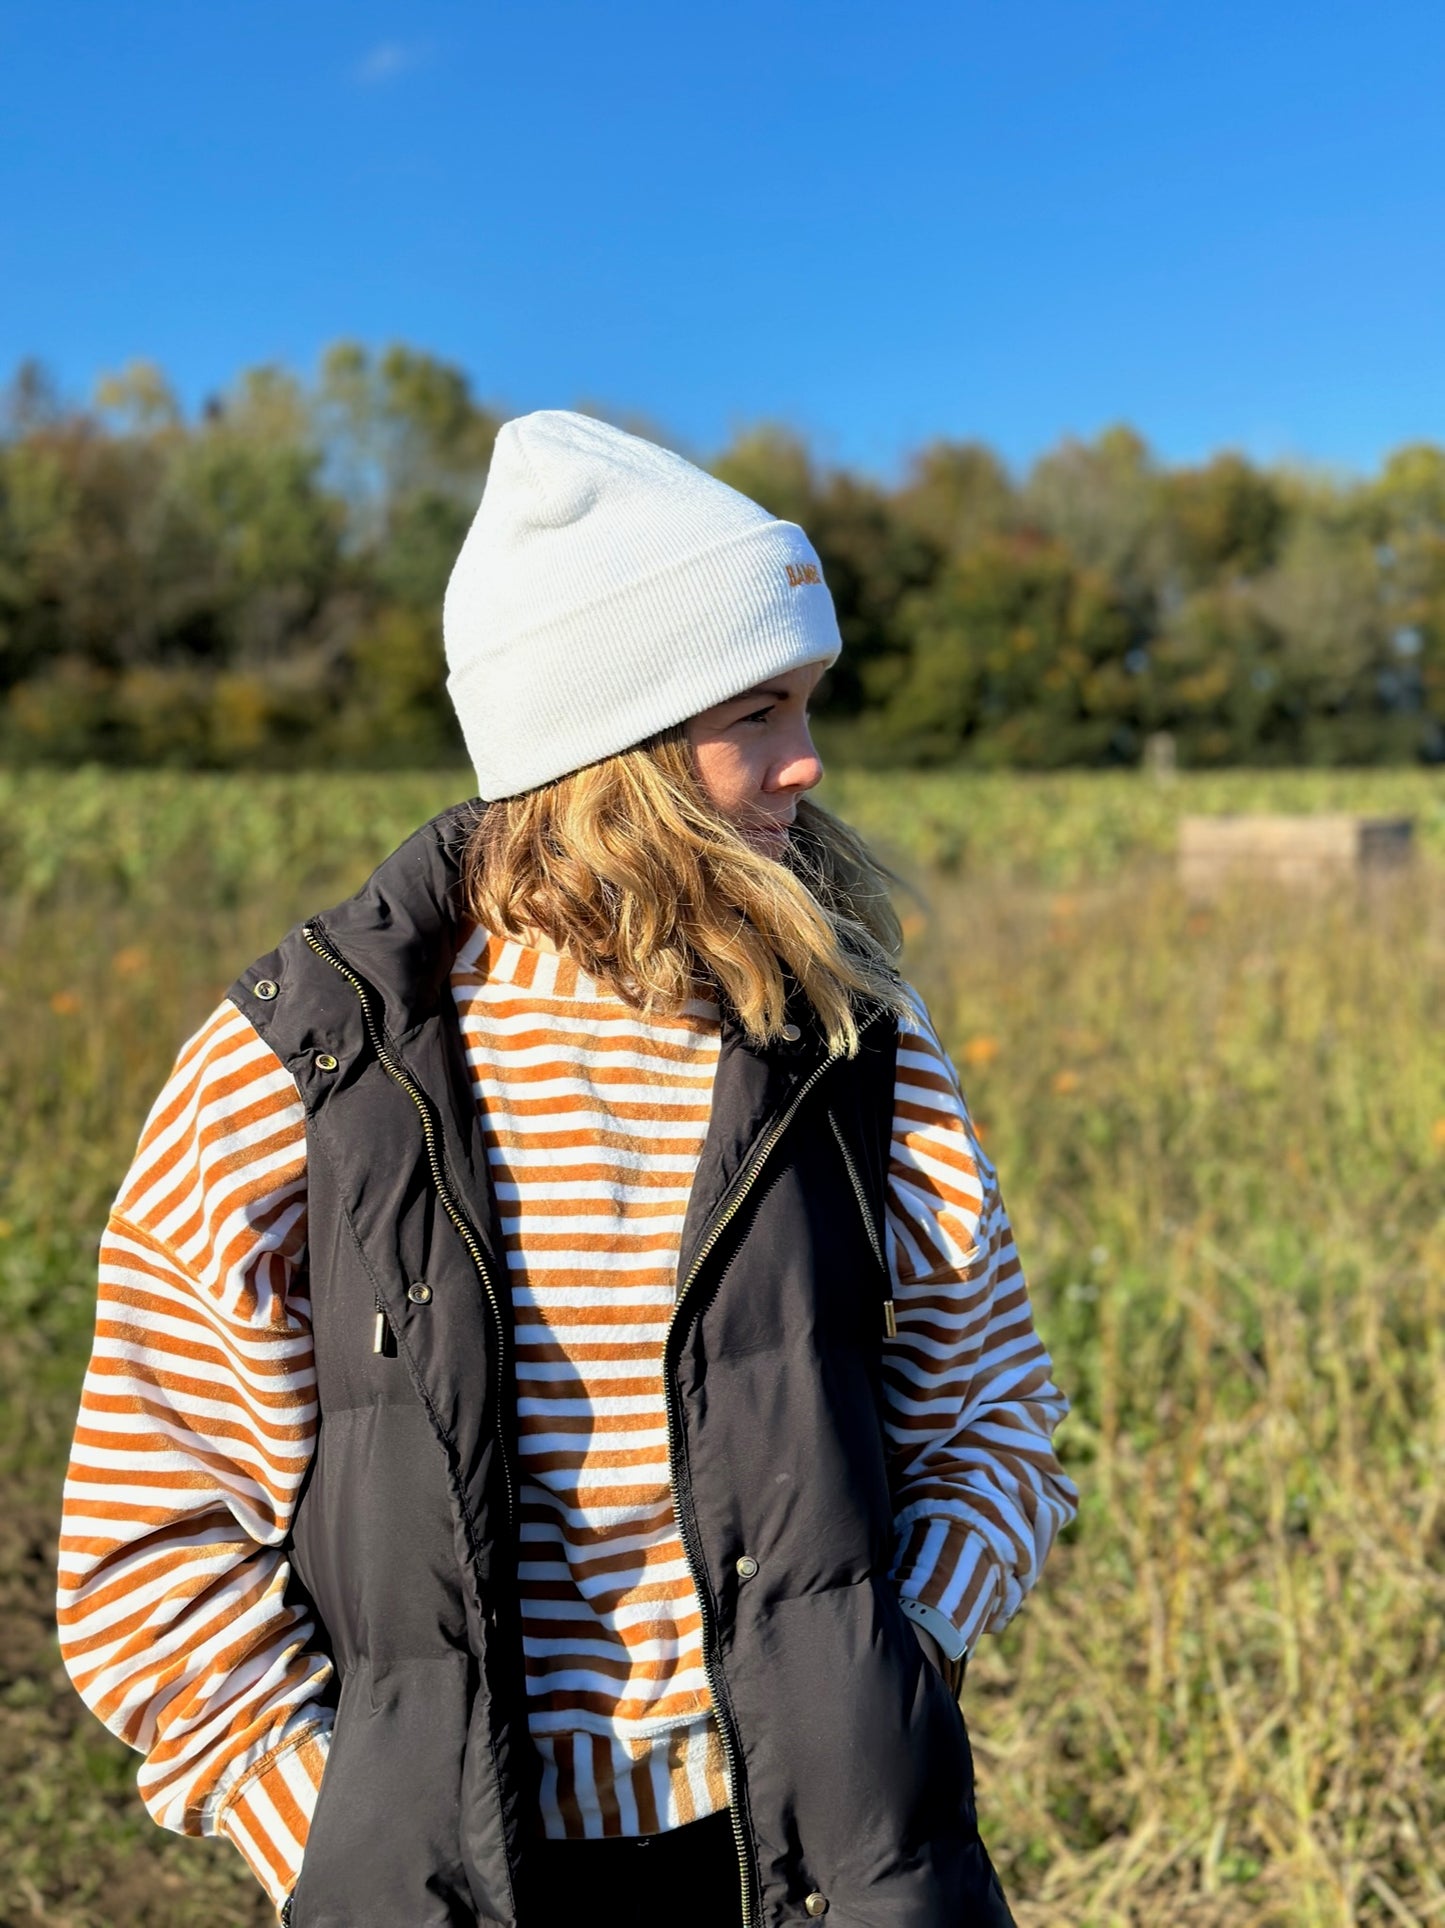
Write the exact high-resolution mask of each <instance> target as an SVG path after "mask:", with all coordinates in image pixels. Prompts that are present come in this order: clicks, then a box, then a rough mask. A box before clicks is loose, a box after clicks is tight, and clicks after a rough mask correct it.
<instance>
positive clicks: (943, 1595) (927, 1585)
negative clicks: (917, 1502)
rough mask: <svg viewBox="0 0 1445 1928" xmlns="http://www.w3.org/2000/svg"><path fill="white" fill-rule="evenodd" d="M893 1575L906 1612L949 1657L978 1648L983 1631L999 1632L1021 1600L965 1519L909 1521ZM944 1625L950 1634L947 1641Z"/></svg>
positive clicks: (1019, 1594) (985, 1543)
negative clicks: (930, 1635)
mask: <svg viewBox="0 0 1445 1928" xmlns="http://www.w3.org/2000/svg"><path fill="white" fill-rule="evenodd" d="M893 1578H894V1579H895V1580H896V1581H897V1583H898V1592H899V1595H900V1597H901V1598H902V1601H903V1608H904V1611H905V1612H906V1613H908V1614H910V1615H911V1616H912V1617H913V1618H914V1619H916V1620H918V1621H919V1623H920V1624H921V1625H922V1626H924V1627H926V1628H927V1630H928V1631H929V1633H931V1634H932V1635H933V1637H934V1639H935V1640H937V1641H938V1643H939V1645H940V1646H941V1647H942V1648H943V1650H944V1652H945V1654H947V1656H948V1658H949V1659H950V1660H957V1659H958V1657H959V1656H960V1654H962V1653H964V1652H965V1651H968V1650H971V1649H972V1648H973V1647H974V1646H976V1645H977V1643H978V1637H979V1635H980V1634H981V1633H984V1632H997V1631H998V1629H999V1628H1000V1627H1002V1626H1003V1625H1004V1624H1005V1623H1006V1622H1007V1621H1008V1620H1009V1619H1010V1618H1011V1616H1012V1614H1013V1612H1014V1609H1015V1608H1016V1607H1017V1606H1018V1604H1019V1601H1020V1600H1021V1599H1022V1598H1023V1592H1022V1589H1021V1588H1020V1587H1019V1586H1018V1583H1017V1581H1014V1582H1012V1585H1010V1583H1009V1579H1008V1576H1006V1575H1005V1574H1004V1572H1003V1571H1002V1569H1001V1568H1000V1567H999V1565H998V1562H997V1560H996V1559H995V1557H994V1555H993V1552H992V1550H991V1549H990V1547H989V1545H988V1542H987V1541H986V1540H985V1539H984V1537H983V1535H982V1534H981V1533H979V1532H978V1531H977V1530H976V1529H975V1528H973V1527H971V1526H968V1525H966V1524H965V1523H964V1522H963V1521H962V1520H952V1519H938V1518H933V1519H929V1518H927V1517H925V1518H922V1519H915V1520H910V1521H909V1522H908V1523H907V1525H906V1526H905V1527H904V1528H903V1531H902V1535H901V1538H900V1541H899V1546H898V1553H897V1557H896V1558H895V1559H894V1562H893ZM924 1610H926V1616H927V1617H925V1611H924ZM943 1629H947V1630H948V1632H949V1637H948V1638H947V1639H945V1638H944V1632H943Z"/></svg>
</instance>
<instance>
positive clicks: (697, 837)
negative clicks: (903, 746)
mask: <svg viewBox="0 0 1445 1928" xmlns="http://www.w3.org/2000/svg"><path fill="white" fill-rule="evenodd" d="M899 882H900V880H899V879H898V878H897V877H896V876H895V875H894V874H893V872H892V871H890V870H888V869H886V868H885V867H884V866H883V865H882V864H881V863H879V862H878V860H877V859H876V858H875V857H874V856H873V855H872V854H871V853H870V851H869V850H868V848H867V846H866V845H865V844H864V842H863V841H862V839H861V838H860V837H859V836H858V835H857V834H856V833H855V832H854V831H852V830H850V829H849V828H848V826H847V825H846V824H844V823H842V822H840V821H839V820H838V818H836V817H834V816H832V815H831V814H830V813H829V812H828V811H826V810H824V809H822V808H821V807H820V806H819V805H817V804H815V803H811V802H810V801H809V800H808V799H807V798H806V797H804V798H800V799H799V802H798V810H797V820H796V823H795V824H794V827H793V830H792V833H791V835H790V838H789V841H788V847H787V850H786V854H785V855H784V856H782V857H780V858H779V857H771V856H767V855H764V854H762V853H761V852H759V851H756V850H754V849H753V848H752V847H751V846H750V845H749V844H748V843H747V842H746V841H745V839H744V838H743V837H742V835H741V834H740V832H739V831H738V829H737V827H736V826H735V825H734V824H733V823H731V822H730V821H729V820H728V818H726V817H725V816H724V815H723V814H722V812H721V811H720V810H719V809H718V808H717V806H716V805H715V804H714V803H713V802H712V800H711V798H710V797H709V796H708V794H707V792H706V791H705V790H704V788H703V786H702V783H701V781H700V779H699V778H698V775H697V771H696V767H695V765H694V761H693V754H692V747H691V745H690V744H689V742H688V740H687V735H686V730H685V726H684V725H682V724H678V725H677V726H675V727H674V728H672V729H669V730H663V731H661V732H659V734H658V735H657V736H654V737H651V738H649V739H648V741H647V742H646V743H643V744H640V745H638V746H637V747H636V748H634V749H630V750H624V751H622V752H621V753H620V754H619V755H617V756H611V757H607V758H605V759H604V760H603V761H602V762H600V763H593V764H589V765H588V766H587V767H586V768H585V769H581V770H576V771H573V772H572V773H571V774H570V775H568V776H564V777H559V778H558V779H557V780H556V781H555V782H553V783H547V784H543V785H542V786H541V788H540V789H536V790H529V791H527V792H525V793H524V794H523V795H522V796H519V797H508V798H504V799H502V800H501V801H499V802H496V803H489V804H485V805H483V806H482V807H481V808H480V810H479V811H478V814H477V820H476V822H475V824H474V825H473V827H472V829H471V831H470V833H469V835H468V838H467V842H466V846H465V849H464V851H463V855H462V888H463V892H464V896H465V902H466V907H467V910H468V911H469V913H470V914H471V915H472V916H473V917H474V918H475V919H476V921H477V922H478V923H479V924H480V925H481V926H482V927H483V928H484V929H485V930H488V931H492V932H495V933H497V934H498V935H501V936H505V937H513V938H524V937H526V936H527V935H528V934H530V933H534V932H541V933H543V934H544V935H545V936H546V937H548V938H550V939H551V941H552V943H553V944H555V945H556V947H557V949H558V950H559V951H565V952H566V953H567V955H568V956H569V957H570V958H572V959H573V960H574V961H575V962H576V963H577V964H578V965H580V967H581V968H582V969H583V970H584V971H586V972H587V973H588V974H589V975H590V976H592V977H595V978H597V979H598V980H599V981H600V982H602V983H603V984H605V985H606V986H607V987H608V988H609V989H610V990H612V991H613V992H615V993H616V995H617V996H619V997H621V998H623V999H624V1000H625V1001H626V1002H627V1003H628V1004H630V1005H632V1006H633V1007H634V1009H636V1010H639V1011H641V1012H642V1013H643V1014H644V1015H647V1016H652V1015H669V1014H671V1013H674V1012H676V1011H677V1010H678V1009H680V1007H681V1006H682V1004H683V1003H684V1002H685V1001H686V999H688V998H689V997H695V996H697V995H698V992H699V989H702V990H704V991H705V992H708V993H711V994H712V995H714V996H721V997H723V998H725V999H726V1000H727V1001H728V1003H729V1004H730V1005H731V1006H732V1008H733V1010H734V1011H735V1012H736V1014H737V1018H738V1021H739V1023H740V1024H741V1026H742V1028H743V1030H744V1031H745V1033H746V1034H747V1036H748V1038H749V1039H750V1040H751V1041H752V1042H753V1043H755V1044H766V1043H767V1042H769V1041H770V1040H771V1039H774V1038H776V1037H778V1036H779V1035H780V1033H781V1030H782V1026H783V1023H784V1021H785V1011H784V997H785V988H786V987H785V982H784V970H785V968H786V970H787V971H789V972H791V973H792V975H793V977H794V978H795V979H796V981H797V983H798V985H799V987H800V988H801V990H802V991H803V993H804V995H805V996H806V997H807V999H808V1001H809V1003H810V1004H811V1005H812V1007H813V1009H814V1011H815V1012H816V1013H817V1015H818V1018H819V1020H820V1022H821V1024H822V1027H823V1029H824V1031H825V1033H826V1034H827V1039H828V1045H829V1049H830V1050H831V1051H832V1052H834V1053H835V1054H840V1055H842V1056H846V1057H852V1056H854V1055H855V1054H856V1052H857V1050H858V1025H859V1017H860V1015H861V1013H862V1012H863V1011H864V1010H866V1009H867V1008H868V1007H869V1006H874V1007H876V1006H878V1005H882V1006H885V1007H886V1008H887V1009H889V1010H891V1011H894V1012H896V1013H898V1014H900V1015H903V1014H906V1013H907V1012H908V1011H909V1010H910V1009H911V1006H910V1004H909V999H908V994H907V991H906V989H905V987H904V984H903V981H902V979H901V978H900V977H899V974H898V970H897V966H896V964H895V962H894V959H895V958H896V956H897V953H898V950H899V947H900V944H901V941H902V940H901V935H900V931H899V925H898V918H897V915H896V913H895V911H894V909H893V905H892V902H891V901H890V898H889V886H890V884H892V885H897V884H899Z"/></svg>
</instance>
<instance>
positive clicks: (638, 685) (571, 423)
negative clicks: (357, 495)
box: [443, 410, 841, 800]
mask: <svg viewBox="0 0 1445 1928" xmlns="http://www.w3.org/2000/svg"><path fill="white" fill-rule="evenodd" d="M443 628H444V634H445V640H446V653H447V665H448V669H449V672H450V673H449V675H448V678H447V688H448V691H449V693H450V695H451V699H452V703H453V705H454V706H455V708H456V712H457V717H458V719H459V721H460V723H461V726H462V734H463V736H464V737H465V739H466V744H467V749H468V752H469V753H470V755H471V758H472V762H473V763H474V765H475V766H476V772H477V791H478V794H479V795H480V796H482V797H484V798H486V799H488V800H491V799H495V798H499V797H510V796H517V795H519V794H520V793H521V792H522V791H524V790H531V789H535V788H536V786H537V785H538V784H542V783H549V782H551V781H552V780H553V779H554V778H556V777H560V776H565V775H566V774H567V773H568V772H569V771H572V770H578V769H581V768H582V767H583V765H584V764H588V763H595V762H597V761H598V760H599V759H600V758H602V757H606V756H612V755H614V754H615V753H616V752H617V751H618V750H625V749H628V748H630V747H631V746H632V745H633V744H635V743H640V742H642V741H643V740H644V739H645V738H647V737H649V736H652V735H653V734H655V733H656V732H657V731H658V730H662V729H666V728H667V727H668V726H669V725H671V724H674V723H681V722H683V721H685V720H686V719H687V718H688V717H690V716H695V715H696V714H697V713H698V712H699V711H700V710H705V709H708V708H710V707H711V706H712V705H713V704H714V703H721V702H723V701H724V700H725V699H726V698H727V697H729V696H735V695H737V694H738V692H739V691H741V690H746V689H750V688H751V687H752V686H753V685H754V684H756V683H759V682H762V681H765V680H766V679H767V678H768V677H769V676H777V675H780V674H782V673H783V672H784V671H787V670H790V669H796V668H799V667H801V666H802V665H803V664H805V663H817V662H822V663H831V662H832V661H833V660H834V658H835V657H836V656H837V655H838V652H839V649H840V648H841V641H840V638H839V635H838V624H837V619H836V617H835V615H834V613H833V599H832V597H831V596H830V595H829V593H828V590H827V587H826V585H825V584H824V582H823V572H822V569H821V568H820V566H819V563H818V558H817V555H816V554H815V552H814V550H813V547H812V545H811V543H810V542H809V541H808V538H807V537H806V536H805V535H804V534H803V532H802V530H801V529H799V528H798V527H797V526H796V525H795V524H794V523H791V522H779V521H776V520H775V519H774V518H773V517H772V516H770V515H768V513H767V512H766V510H764V509H761V508H759V507H758V505H757V504H756V503H755V502H750V501H749V500H748V498H747V497H746V496H744V495H740V494H738V492H737V490H735V489H730V488H728V487H727V485H726V484H725V483H722V482H719V481H717V480H716V478H715V477H713V476H710V475H707V474H705V473H704V472H703V471H702V470H701V469H698V468H695V467H694V466H693V464H692V463H690V462H686V461H684V460H683V459H682V457H681V456H678V455H673V454H671V453H670V452H669V451H668V450H666V449H662V448H658V447H657V446H656V445H655V444H653V443H651V442H645V441H643V440H641V438H640V437H638V436H635V435H626V434H624V433H623V432H622V431H621V430H620V429H614V428H609V427H608V426H607V425H606V424H605V423H602V422H596V421H593V420H591V419H590V418H589V417H587V416H584V415H574V414H570V413H567V412H564V411H561V410H549V411H545V412H542V413H539V414H535V415H524V416H521V417H520V418H519V419H517V420H516V421H512V422H508V423H506V424H505V425H504V426H503V428H502V429H501V430H500V431H499V433H498V436H497V442H496V448H495V450H494V452H493V455H492V466H491V471H490V473H489V475H488V477H487V486H486V489H485V491H484V493H483V496H482V502H481V506H480V508H479V509H478V510H477V514H476V519H475V520H474V522H473V523H472V526H471V529H470V530H469V532H468V534H467V539H466V541H465V543H464V544H463V545H462V551H461V554H460V555H459V556H458V558H457V563H456V567H455V568H454V569H453V571H452V575H451V580H450V582H449V583H448V585H447V593H446V604H445V609H444V621H443Z"/></svg>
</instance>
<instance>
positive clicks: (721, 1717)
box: [662, 1011, 883, 1928]
mask: <svg viewBox="0 0 1445 1928" xmlns="http://www.w3.org/2000/svg"><path fill="white" fill-rule="evenodd" d="M882 1015H883V1014H882V1012H881V1011H875V1012H874V1013H873V1015H872V1016H871V1017H869V1018H866V1019H865V1020H864V1022H863V1023H862V1024H861V1025H860V1026H859V1034H860V1036H861V1034H862V1032H863V1031H865V1030H867V1028H868V1026H869V1025H870V1024H872V1023H874V1022H875V1021H876V1019H877V1018H879V1017H881V1016H882ZM842 1055H843V1054H842V1053H841V1052H834V1053H833V1055H832V1056H831V1057H829V1058H825V1059H824V1061H823V1063H822V1064H820V1065H817V1066H815V1067H814V1069H813V1070H812V1072H810V1073H809V1075H808V1076H807V1077H806V1078H805V1079H804V1080H803V1082H802V1084H801V1085H799V1087H798V1089H797V1091H796V1092H795V1093H794V1095H793V1100H792V1103H791V1104H790V1105H789V1106H788V1108H787V1110H786V1111H785V1112H783V1113H782V1115H781V1116H780V1117H779V1118H778V1119H776V1120H775V1121H774V1123H773V1124H772V1126H771V1127H770V1128H769V1130H768V1133H767V1135H766V1137H765V1138H764V1139H763V1142H762V1143H761V1144H760V1145H759V1146H758V1149H757V1151H756V1152H755V1153H754V1154H753V1159H752V1163H751V1164H750V1165H749V1166H748V1168H747V1170H746V1172H745V1173H744V1174H743V1177H742V1179H741V1180H740V1181H739V1183H738V1185H737V1189H736V1190H735V1191H734V1193H733V1195H732V1197H731V1198H730V1199H729V1200H728V1202H727V1204H726V1205H725V1206H724V1207H723V1209H722V1210H721V1211H720V1212H719V1213H718V1215H717V1217H716V1218H715V1219H714V1220H713V1221H712V1224H711V1225H710V1226H709V1227H708V1230H707V1235H706V1237H705V1238H704V1239H703V1241H702V1244H701V1245H699V1247H698V1248H697V1255H696V1257H695V1258H694V1259H693V1262H692V1265H691V1267H690V1269H689V1271H688V1275H687V1277H686V1279H684V1280H683V1282H682V1284H681V1286H680V1287H679V1288H678V1294H677V1300H676V1303H675V1304H674V1306H673V1308H672V1317H671V1319H669V1321H668V1325H667V1336H666V1338H665V1340H664V1341H663V1352H662V1359H663V1372H662V1386H663V1394H664V1397H665V1400H666V1404H667V1471H668V1479H669V1482H670V1484H671V1486H672V1490H673V1496H674V1501H676V1499H677V1496H678V1481H677V1446H678V1434H679V1432H680V1430H681V1421H680V1418H679V1411H678V1408H679V1401H678V1397H677V1388H676V1385H675V1384H674V1381H673V1363H674V1362H673V1358H672V1341H673V1335H674V1334H675V1332H676V1331H677V1322H678V1316H679V1314H680V1313H681V1311H682V1305H683V1301H684V1299H685V1298H686V1297H687V1295H688V1293H689V1292H690V1291H691V1290H692V1288H693V1286H694V1285H695V1284H696V1283H697V1277H698V1274H699V1272H701V1270H702V1268H703V1265H704V1263H705V1261H706V1259H707V1257H708V1255H709V1253H711V1251H712V1250H713V1248H714V1246H715V1245H716V1244H717V1242H718V1240H719V1239H720V1238H721V1237H722V1235H723V1233H724V1232H725V1231H726V1230H727V1228H728V1226H729V1225H730V1224H731V1222H732V1221H733V1219H734V1218H736V1216H737V1214H738V1212H739V1210H740V1209H741V1207H742V1204H743V1201H744V1200H745V1199H746V1197H747V1195H748V1193H749V1192H750V1191H751V1190H752V1188H753V1186H754V1184H755V1183H756V1182H757V1177H758V1174H759V1172H760V1171H761V1170H762V1169H763V1166H764V1165H765V1164H766V1163H767V1162H768V1159H769V1158H770V1157H771V1156H772V1154H773V1151H774V1149H775V1148H776V1146H777V1143H778V1141H779V1139H780V1138H781V1137H782V1135H783V1133H784V1132H785V1131H786V1130H787V1128H788V1126H789V1125H790V1124H791V1123H792V1122H793V1119H794V1117H795V1116H796V1115H797V1112H798V1109H799V1107H800V1106H801V1105H802V1103H803V1101H804V1099H805V1098H806V1097H807V1096H808V1094H809V1092H810V1091H812V1090H813V1088H814V1086H815V1085H816V1084H817V1083H818V1081H819V1080H820V1079H821V1078H822V1077H823V1076H824V1074H825V1073H826V1072H828V1071H831V1070H832V1068H833V1066H834V1065H835V1064H837V1063H838V1062H839V1060H840V1058H841V1057H842ZM830 1116H831V1114H830ZM674 1510H675V1512H676V1514H677V1525H678V1537H679V1539H680V1540H681V1541H682V1551H683V1557H684V1559H685V1560H686V1561H687V1569H688V1575H689V1577H690V1578H691V1580H692V1586H693V1592H694V1593H695V1594H696V1595H697V1602H698V1607H699V1609H700V1611H701V1614H702V1670H703V1674H704V1676H705V1678H706V1680H707V1685H708V1692H709V1694H710V1695H711V1697H712V1704H713V1714H714V1717H715V1718H716V1720H717V1728H718V1738H719V1740H720V1741H721V1742H722V1750H723V1759H724V1760H725V1761H726V1762H727V1769H728V1792H729V1794H730V1796H731V1797H732V1799H731V1805H730V1808H729V1819H730V1820H731V1822H732V1829H733V1845H734V1847H735V1848H736V1850H737V1857H738V1872H739V1874H740V1875H741V1877H742V1881H741V1887H742V1902H743V1911H742V1928H752V1924H753V1897H754V1894H755V1893H756V1890H757V1885H758V1877H757V1869H756V1868H755V1866H754V1865H753V1854H752V1848H751V1846H750V1845H749V1842H748V1837H747V1830H746V1828H745V1827H744V1826H743V1821H742V1816H741V1815H740V1814H739V1812H738V1804H737V1793H738V1787H739V1773H738V1762H739V1747H738V1735H737V1728H736V1726H735V1724H734V1721H733V1717H732V1709H731V1707H730V1706H729V1705H728V1703H727V1702H726V1700H725V1699H724V1697H723V1696H722V1695H720V1694H719V1692H718V1685H717V1676H716V1674H715V1673H714V1671H713V1664H712V1659H713V1648H714V1646H715V1644H716V1639H717V1628H716V1625H715V1624H714V1620H713V1612H712V1605H711V1595H710V1593H709V1591H708V1588H707V1587H706V1585H705V1584H704V1581H703V1555H702V1548H701V1547H700V1546H699V1544H698V1538H697V1529H696V1526H695V1524H694V1521H693V1516H692V1511H691V1508H690V1507H683V1506H680V1505H676V1504H675V1506H674Z"/></svg>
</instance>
